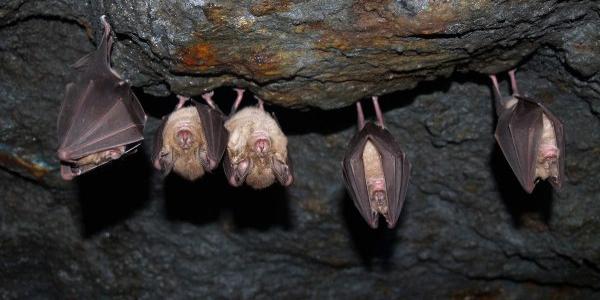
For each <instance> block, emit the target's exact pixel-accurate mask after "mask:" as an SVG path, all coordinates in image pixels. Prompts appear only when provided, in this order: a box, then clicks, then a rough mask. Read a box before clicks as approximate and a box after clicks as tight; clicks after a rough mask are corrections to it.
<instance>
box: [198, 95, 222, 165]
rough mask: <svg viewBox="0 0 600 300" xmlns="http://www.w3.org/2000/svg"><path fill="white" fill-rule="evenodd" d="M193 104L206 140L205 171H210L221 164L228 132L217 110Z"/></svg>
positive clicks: (220, 113)
mask: <svg viewBox="0 0 600 300" xmlns="http://www.w3.org/2000/svg"><path fill="white" fill-rule="evenodd" d="M193 103H194V105H195V107H196V109H197V110H198V115H199V116H200V121H201V122H202V128H203V130H204V137H205V138H206V149H207V157H208V162H209V165H208V168H207V171H212V170H214V169H215V168H216V167H217V166H218V165H219V162H221V158H222V157H223V153H224V152H225V148H226V147H227V141H228V139H229V132H227V130H226V129H225V116H224V115H223V113H222V112H220V111H219V110H216V109H213V108H210V107H209V106H207V105H204V104H201V103H198V102H195V101H194V102H193Z"/></svg>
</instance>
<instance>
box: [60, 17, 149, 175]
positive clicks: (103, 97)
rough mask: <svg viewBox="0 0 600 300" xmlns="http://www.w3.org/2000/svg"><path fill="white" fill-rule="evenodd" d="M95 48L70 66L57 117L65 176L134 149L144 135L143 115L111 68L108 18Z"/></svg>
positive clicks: (132, 95)
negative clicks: (71, 77)
mask: <svg viewBox="0 0 600 300" xmlns="http://www.w3.org/2000/svg"><path fill="white" fill-rule="evenodd" d="M100 20H101V22H102V24H103V26H104V35H103V37H102V41H101V43H100V45H99V47H98V49H96V51H94V52H92V53H90V54H88V55H86V56H85V57H83V58H81V59H80V60H79V61H77V62H76V63H75V65H74V67H75V70H76V75H77V78H76V79H75V80H74V81H73V82H70V83H69V84H67V86H66V92H65V98H64V101H63V103H62V106H61V109H60V113H59V115H58V126H57V127H58V143H59V145H60V146H59V148H58V151H57V152H58V158H59V159H60V163H61V168H60V170H61V175H62V178H63V179H65V180H71V179H73V178H74V177H75V176H78V175H81V174H83V173H85V172H88V171H90V170H92V169H94V168H96V167H98V166H101V165H103V164H105V163H107V162H109V161H111V160H115V159H118V158H119V157H121V156H122V155H123V154H125V153H127V152H129V151H133V150H134V149H135V148H136V147H137V146H139V145H140V142H141V140H142V139H143V138H144V136H143V131H144V125H145V123H146V114H145V113H144V111H143V109H142V106H141V105H140V103H139V101H138V99H137V98H136V97H135V95H134V94H133V92H132V91H131V88H130V86H129V84H128V83H127V82H125V81H123V80H122V79H121V77H120V76H119V75H118V74H117V73H116V72H115V71H114V70H113V69H112V68H111V66H110V51H111V47H112V43H113V40H112V38H111V36H110V31H111V28H110V25H109V24H108V22H107V21H106V17H105V16H102V17H101V18H100Z"/></svg>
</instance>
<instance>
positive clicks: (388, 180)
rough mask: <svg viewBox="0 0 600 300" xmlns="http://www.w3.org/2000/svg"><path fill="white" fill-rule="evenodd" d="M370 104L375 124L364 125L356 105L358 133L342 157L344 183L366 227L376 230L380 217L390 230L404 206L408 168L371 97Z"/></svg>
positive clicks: (374, 99) (377, 105) (376, 103)
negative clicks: (375, 116) (373, 111)
mask: <svg viewBox="0 0 600 300" xmlns="http://www.w3.org/2000/svg"><path fill="white" fill-rule="evenodd" d="M373 105H374V106H375V112H376V114H377V119H378V124H375V123H372V122H367V123H366V124H365V120H364V115H363V112H362V106H361V105H360V103H357V104H356V107H357V113H358V124H359V132H358V133H357V134H356V135H355V136H354V137H353V138H352V140H350V144H349V145H348V150H347V152H346V154H345V156H344V161H343V163H342V169H343V175H344V182H345V184H346V188H347V189H348V192H349V194H350V197H351V198H352V200H353V202H354V205H355V206H356V208H357V209H358V211H359V212H360V214H361V215H362V216H363V218H364V219H365V221H367V223H368V224H369V226H371V227H372V228H377V227H378V219H379V215H382V216H383V217H384V218H385V220H386V222H387V225H388V227H389V228H393V227H395V226H396V223H397V221H398V217H399V216H400V212H401V210H402V206H403V204H404V199H405V197H406V191H407V188H408V180H409V177H410V168H411V167H410V163H409V162H408V159H407V158H406V155H405V154H404V152H403V151H402V149H401V148H400V146H399V144H398V143H397V142H396V140H395V139H394V137H393V136H392V135H391V133H390V132H389V131H388V130H386V129H385V128H384V125H383V124H384V123H383V115H382V113H381V110H380V108H379V103H378V100H377V97H373Z"/></svg>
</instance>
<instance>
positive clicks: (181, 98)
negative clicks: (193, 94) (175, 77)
mask: <svg viewBox="0 0 600 300" xmlns="http://www.w3.org/2000/svg"><path fill="white" fill-rule="evenodd" d="M177 99H178V100H179V102H178V103H177V106H176V108H175V109H176V110H177V109H180V108H182V107H183V106H184V105H185V103H186V102H188V101H189V100H190V97H186V96H181V95H177Z"/></svg>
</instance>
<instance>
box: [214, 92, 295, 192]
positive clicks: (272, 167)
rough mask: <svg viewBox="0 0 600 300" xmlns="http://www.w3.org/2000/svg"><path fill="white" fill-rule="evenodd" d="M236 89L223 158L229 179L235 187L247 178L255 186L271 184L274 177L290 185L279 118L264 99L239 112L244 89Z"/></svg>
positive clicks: (290, 170) (289, 162)
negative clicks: (277, 119) (271, 113)
mask: <svg viewBox="0 0 600 300" xmlns="http://www.w3.org/2000/svg"><path fill="white" fill-rule="evenodd" d="M236 91H237V94H238V96H237V99H236V101H235V103H234V105H233V108H232V114H233V115H232V116H231V117H230V118H229V120H227V122H225V128H226V129H227V131H229V141H228V143H227V153H226V154H225V159H224V162H223V170H224V171H225V175H226V176H227V180H228V181H229V183H230V184H231V185H233V186H236V187H237V186H241V185H242V184H243V183H244V182H246V184H248V185H249V186H251V187H252V188H255V189H262V188H265V187H268V186H270V185H271V184H273V183H274V182H275V180H277V181H279V183H280V184H281V185H283V186H289V185H291V184H292V182H293V175H292V165H291V161H290V158H289V157H288V153H287V137H286V136H285V135H284V134H283V132H282V131H281V128H279V124H278V123H277V121H276V120H275V119H274V118H273V117H271V115H269V114H268V113H266V112H265V110H264V106H263V102H262V101H261V100H260V99H258V98H256V99H257V100H258V107H246V108H244V109H242V110H240V111H239V112H236V111H237V108H238V106H239V105H240V102H241V101H242V98H243V93H244V90H241V89H236Z"/></svg>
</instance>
